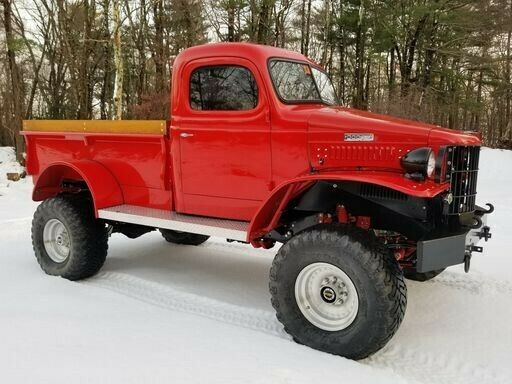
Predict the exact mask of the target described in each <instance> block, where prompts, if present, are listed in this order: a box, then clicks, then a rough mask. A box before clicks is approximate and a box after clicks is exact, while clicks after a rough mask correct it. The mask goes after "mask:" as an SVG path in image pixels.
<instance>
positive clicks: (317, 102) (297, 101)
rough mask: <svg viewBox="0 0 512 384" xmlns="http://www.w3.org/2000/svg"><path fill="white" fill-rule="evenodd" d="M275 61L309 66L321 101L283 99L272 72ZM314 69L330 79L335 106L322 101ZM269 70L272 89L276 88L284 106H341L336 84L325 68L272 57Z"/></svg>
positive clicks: (276, 92)
mask: <svg viewBox="0 0 512 384" xmlns="http://www.w3.org/2000/svg"><path fill="white" fill-rule="evenodd" d="M274 61H283V62H289V63H294V64H300V65H307V66H308V67H309V69H310V70H311V78H312V79H313V84H315V88H316V92H317V94H318V96H319V97H320V98H319V99H312V100H286V99H285V98H284V97H282V95H281V93H279V90H278V88H277V86H276V84H275V81H274V77H273V76H272V72H271V68H270V66H271V64H272V62H274ZM312 68H315V69H316V70H318V71H320V72H322V73H324V74H325V75H326V76H327V78H328V79H329V81H330V82H331V84H332V86H333V89H334V95H335V97H336V103H335V104H331V103H328V102H326V101H325V100H323V99H322V93H321V92H320V89H319V88H318V84H317V81H316V79H315V77H314V76H313V71H312ZM267 70H268V75H269V77H270V81H271V83H272V88H274V92H275V94H276V95H277V97H278V98H279V100H280V101H281V102H282V103H283V104H288V105H294V104H324V105H327V106H330V107H333V106H336V105H339V99H338V93H337V92H336V88H335V87H334V83H333V82H332V79H331V77H330V76H329V74H328V73H327V72H326V71H325V70H324V69H323V68H321V67H319V66H317V65H314V64H312V63H310V62H308V61H302V60H294V59H288V58H286V57H270V58H269V59H268V60H267Z"/></svg>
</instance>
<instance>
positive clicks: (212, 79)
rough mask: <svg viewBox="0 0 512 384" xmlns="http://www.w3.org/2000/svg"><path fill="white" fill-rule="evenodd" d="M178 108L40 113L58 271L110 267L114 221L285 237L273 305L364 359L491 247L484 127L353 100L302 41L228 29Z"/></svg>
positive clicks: (297, 330)
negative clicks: (455, 271) (159, 117)
mask: <svg viewBox="0 0 512 384" xmlns="http://www.w3.org/2000/svg"><path fill="white" fill-rule="evenodd" d="M171 84H172V86H171V100H170V116H171V117H170V120H169V121H113V122H109V121H25V122H24V130H23V135H24V136H25V140H26V144H27V170H28V172H29V173H30V174H32V175H33V180H34V184H35V186H34V193H33V199H34V200H36V201H42V204H41V205H40V206H39V208H38V210H37V211H36V213H35V216H34V222H33V228H32V234H33V246H34V251H35V254H36V258H37V260H38V261H39V263H40V265H41V267H42V268H43V270H44V271H45V272H46V273H48V274H51V275H58V276H62V277H64V278H67V279H70V280H78V279H82V278H87V277H90V276H92V275H94V274H95V273H96V272H97V271H98V270H99V269H100V268H101V266H102V265H103V263H104V261H105V258H106V256H107V243H108V237H109V236H110V234H111V233H113V232H119V233H123V234H125V235H126V236H128V237H130V238H136V237H138V236H141V235H143V234H145V233H147V232H150V231H153V230H159V231H160V232H161V233H162V235H163V237H164V239H166V240H167V241H169V242H173V243H181V244H189V245H196V246H197V245H200V244H202V243H203V242H205V241H207V240H208V238H209V237H210V236H218V237H223V238H225V239H227V240H228V241H240V242H244V243H248V244H250V245H251V246H254V247H264V248H271V247H273V246H274V245H275V244H278V243H279V244H282V245H281V247H280V249H279V251H278V252H277V255H276V257H275V259H274V263H273V266H272V269H271V271H270V293H271V299H272V300H271V301H272V304H273V306H274V308H275V309H276V312H277V317H278V319H279V320H280V321H281V322H282V323H283V325H284V327H285V330H286V331H287V332H289V333H290V334H291V335H292V336H293V337H294V340H296V341H298V342H300V343H302V344H305V345H308V346H311V347H313V348H316V349H320V350H323V351H326V352H330V353H334V354H338V355H343V356H347V357H350V358H354V359H360V358H364V357H366V356H369V355H370V354H372V353H374V352H375V351H377V350H378V349H380V348H381V347H382V346H383V345H384V344H385V343H386V342H387V341H388V340H389V339H390V338H391V336H392V335H393V334H394V333H395V332H396V330H397V329H398V326H399V324H400V323H401V321H402V318H403V314H404V312H405V306H406V285H405V283H404V276H405V277H407V278H410V279H414V280H420V281H424V280H427V279H430V278H433V277H435V276H436V275H437V274H439V273H441V272H442V271H443V270H444V268H446V267H448V266H451V265H456V264H464V266H465V269H466V271H467V270H469V265H470V260H471V257H472V254H473V253H474V252H482V247H481V246H479V245H478V244H479V242H480V240H481V239H483V240H485V241H487V240H488V239H489V238H490V237H491V234H490V228H489V227H488V226H487V225H486V215H487V214H488V213H491V212H492V210H493V207H492V205H491V204H488V206H487V207H486V208H483V207H481V206H479V205H477V204H476V196H477V194H476V192H477V191H476V187H477V175H478V162H479V152H480V146H481V140H480V137H479V136H478V134H475V133H472V132H457V131H453V130H449V129H444V128H441V127H438V126H434V125H429V124H424V123H419V122H413V121H409V120H403V119H399V118H395V117H391V116H385V115H379V114H375V113H371V112H366V111H359V110H354V109H350V108H345V107H342V106H339V105H338V101H337V97H336V92H335V89H334V86H333V84H332V82H331V80H330V78H329V76H328V74H327V73H326V72H325V71H324V70H323V69H322V68H321V67H320V66H319V65H317V64H316V63H314V62H313V61H311V60H309V59H308V58H306V57H304V56H303V55H301V54H298V53H295V52H291V51H287V50H283V49H279V48H274V47H268V46H261V45H254V44H245V43H219V44H208V45H203V46H198V47H193V48H189V49H187V50H185V51H183V52H182V53H181V54H180V55H178V57H177V58H176V60H175V62H174V67H173V71H172V80H171Z"/></svg>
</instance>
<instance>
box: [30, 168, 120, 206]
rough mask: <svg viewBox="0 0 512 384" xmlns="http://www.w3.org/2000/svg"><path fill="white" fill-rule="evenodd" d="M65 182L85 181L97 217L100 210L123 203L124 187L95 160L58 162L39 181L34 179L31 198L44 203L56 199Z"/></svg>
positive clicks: (42, 173) (46, 170)
mask: <svg viewBox="0 0 512 384" xmlns="http://www.w3.org/2000/svg"><path fill="white" fill-rule="evenodd" d="M64 179H71V180H83V181H85V183H86V184H87V186H88V187H89V191H90V192H91V195H92V198H93V202H94V213H95V215H96V216H97V213H98V209H102V208H106V207H112V206H115V205H121V204H123V201H124V199H123V193H122V192H121V187H120V186H119V184H118V183H117V181H116V179H115V178H114V176H113V175H112V173H110V171H109V170H108V169H107V168H105V167H104V166H103V165H101V164H100V163H98V162H96V161H92V160H77V161H73V162H64V161H59V162H55V163H52V164H50V165H49V166H47V167H46V168H45V170H44V171H43V172H41V174H40V175H39V176H38V177H37V179H36V178H34V184H35V185H34V192H33V194H32V199H33V200H34V201H42V200H45V199H47V198H49V197H53V196H56V195H57V194H59V193H60V192H61V190H62V189H61V185H62V181H63V180H64Z"/></svg>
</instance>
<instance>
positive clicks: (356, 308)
mask: <svg viewBox="0 0 512 384" xmlns="http://www.w3.org/2000/svg"><path fill="white" fill-rule="evenodd" d="M270 293H271V295H272V305H273V307H274V309H275V310H276V313H277V318H278V319H279V321H280V322H281V323H283V325H284V326H285V330H286V332H288V333H289V334H290V335H292V336H293V338H294V340H295V341H297V342H299V343H301V344H304V345H307V346H309V347H312V348H315V349H318V350H321V351H324V352H328V353H332V354H336V355H341V356H345V357H348V358H352V359H362V358H365V357H367V356H369V355H371V354H372V353H374V352H376V351H378V350H379V349H380V348H382V347H383V346H384V345H385V344H386V343H387V342H388V340H389V339H390V338H391V337H392V336H393V335H394V334H395V332H396V331H397V329H398V327H399V326H400V324H401V322H402V319H403V317H404V313H405V308H406V303H407V299H406V295H407V290H406V286H405V283H404V280H403V276H402V272H401V270H400V268H399V266H398V264H397V262H396V260H394V258H393V256H392V255H391V254H390V253H389V252H388V251H387V249H386V248H384V247H382V246H381V245H380V244H379V243H378V242H377V241H376V239H375V238H374V237H373V236H371V235H370V234H368V233H367V232H365V231H362V230H360V229H357V228H352V227H348V226H342V225H328V226H327V225H322V226H318V227H315V228H312V229H309V230H307V231H304V232H302V233H300V234H298V235H296V236H295V237H294V238H292V239H291V240H290V241H288V242H287V243H286V244H284V245H283V246H282V247H281V249H280V250H279V252H278V254H277V255H276V257H275V259H274V262H273V264H272V268H271V271H270Z"/></svg>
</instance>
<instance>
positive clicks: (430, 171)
mask: <svg viewBox="0 0 512 384" xmlns="http://www.w3.org/2000/svg"><path fill="white" fill-rule="evenodd" d="M435 170H436V157H435V155H434V151H430V154H429V155H428V163H427V176H428V177H432V176H433V175H434V171H435Z"/></svg>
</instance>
